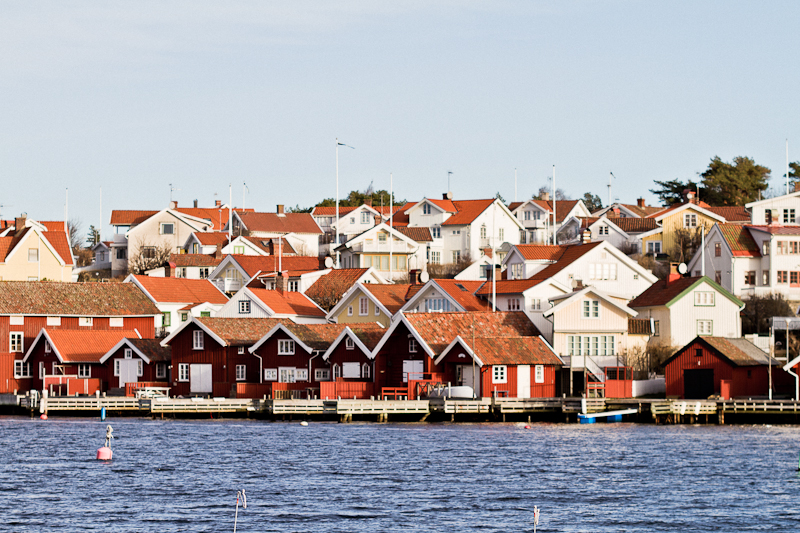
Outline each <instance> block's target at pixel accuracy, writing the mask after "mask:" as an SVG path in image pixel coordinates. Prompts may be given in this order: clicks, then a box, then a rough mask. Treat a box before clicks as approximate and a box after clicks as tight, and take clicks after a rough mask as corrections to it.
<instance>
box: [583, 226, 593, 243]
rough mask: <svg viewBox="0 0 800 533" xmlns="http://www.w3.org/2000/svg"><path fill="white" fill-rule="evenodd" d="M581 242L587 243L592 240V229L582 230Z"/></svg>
mask: <svg viewBox="0 0 800 533" xmlns="http://www.w3.org/2000/svg"><path fill="white" fill-rule="evenodd" d="M581 242H583V244H589V243H590V242H592V230H590V229H589V228H586V229H585V230H583V236H582V238H581Z"/></svg>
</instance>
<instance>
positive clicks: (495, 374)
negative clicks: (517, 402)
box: [492, 365, 508, 383]
mask: <svg viewBox="0 0 800 533" xmlns="http://www.w3.org/2000/svg"><path fill="white" fill-rule="evenodd" d="M492 383H508V367H506V365H492Z"/></svg>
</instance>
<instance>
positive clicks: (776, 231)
mask: <svg viewBox="0 0 800 533" xmlns="http://www.w3.org/2000/svg"><path fill="white" fill-rule="evenodd" d="M746 227H748V228H753V229H755V230H758V231H763V232H766V233H769V234H771V235H800V226H751V225H748V226H746Z"/></svg>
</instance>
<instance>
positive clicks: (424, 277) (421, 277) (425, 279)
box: [419, 272, 431, 283]
mask: <svg viewBox="0 0 800 533" xmlns="http://www.w3.org/2000/svg"><path fill="white" fill-rule="evenodd" d="M429 279H431V277H430V276H429V275H428V273H427V272H423V273H422V274H420V275H419V280H420V281H421V282H422V283H428V280H429Z"/></svg>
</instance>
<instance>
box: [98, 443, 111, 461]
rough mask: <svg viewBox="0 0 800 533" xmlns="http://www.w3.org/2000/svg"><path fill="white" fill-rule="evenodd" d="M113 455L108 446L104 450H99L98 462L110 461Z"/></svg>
mask: <svg viewBox="0 0 800 533" xmlns="http://www.w3.org/2000/svg"><path fill="white" fill-rule="evenodd" d="M112 455H113V453H112V452H111V448H109V447H108V446H103V447H102V448H98V450H97V460H98V461H110V460H111V456H112Z"/></svg>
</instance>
